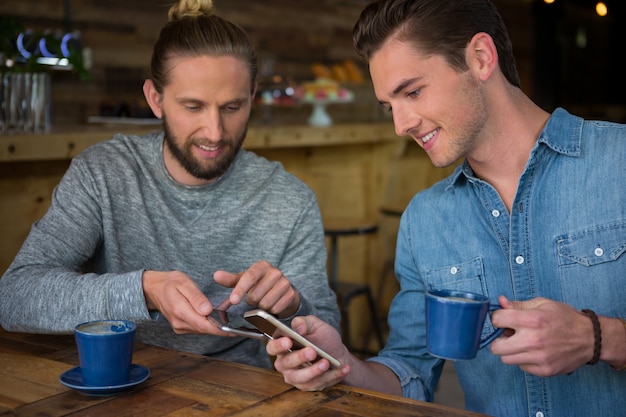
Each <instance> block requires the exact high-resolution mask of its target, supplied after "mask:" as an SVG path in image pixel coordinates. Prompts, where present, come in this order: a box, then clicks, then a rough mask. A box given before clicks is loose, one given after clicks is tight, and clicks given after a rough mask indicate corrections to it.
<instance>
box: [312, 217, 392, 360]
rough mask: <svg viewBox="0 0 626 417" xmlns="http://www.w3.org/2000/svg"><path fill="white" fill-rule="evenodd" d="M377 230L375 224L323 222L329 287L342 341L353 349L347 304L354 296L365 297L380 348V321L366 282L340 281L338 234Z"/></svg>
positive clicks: (368, 232) (364, 233) (355, 233)
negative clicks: (328, 239) (339, 319)
mask: <svg viewBox="0 0 626 417" xmlns="http://www.w3.org/2000/svg"><path fill="white" fill-rule="evenodd" d="M376 231H378V225H377V224H360V225H346V224H343V225H341V224H338V225H330V224H325V226H324V233H325V235H326V236H328V237H329V238H330V266H331V274H330V287H331V288H332V289H333V291H335V294H336V295H337V303H338V304H339V310H340V312H341V333H342V338H343V342H344V343H345V345H346V346H347V347H348V349H350V350H351V351H352V350H353V346H352V343H351V337H350V316H349V306H350V301H352V299H353V298H354V297H358V296H364V297H365V298H366V301H367V304H368V307H369V310H370V317H371V319H372V324H373V327H374V332H375V334H376V339H377V341H378V343H379V345H380V348H381V349H382V348H383V346H384V344H385V343H384V341H383V336H382V331H381V328H380V322H379V320H378V314H377V312H376V303H375V302H374V297H373V295H372V290H371V288H370V286H369V285H368V284H361V283H353V282H342V281H340V280H339V276H338V267H339V262H338V244H339V242H338V240H339V237H340V236H358V235H366V234H371V233H375V232H376Z"/></svg>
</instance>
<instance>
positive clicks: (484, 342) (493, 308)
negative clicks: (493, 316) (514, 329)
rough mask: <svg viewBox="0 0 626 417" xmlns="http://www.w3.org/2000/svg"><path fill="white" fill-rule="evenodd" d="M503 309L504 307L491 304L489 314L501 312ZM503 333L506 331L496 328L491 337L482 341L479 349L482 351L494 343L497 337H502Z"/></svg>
mask: <svg viewBox="0 0 626 417" xmlns="http://www.w3.org/2000/svg"><path fill="white" fill-rule="evenodd" d="M501 308H502V306H500V305H498V304H489V312H492V311H496V310H500V309H501ZM503 331H504V329H501V328H496V330H495V331H494V332H493V333H491V334H490V335H489V336H487V337H485V338H484V339H481V341H480V345H478V349H482V348H484V347H485V346H487V345H488V344H489V343H491V342H493V340H494V339H495V338H496V337H498V336H500V335H501V334H502V332H503Z"/></svg>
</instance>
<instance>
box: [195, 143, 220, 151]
mask: <svg viewBox="0 0 626 417" xmlns="http://www.w3.org/2000/svg"><path fill="white" fill-rule="evenodd" d="M198 148H200V149H202V150H203V151H208V152H214V151H216V150H218V149H219V148H220V147H219V146H206V145H198Z"/></svg>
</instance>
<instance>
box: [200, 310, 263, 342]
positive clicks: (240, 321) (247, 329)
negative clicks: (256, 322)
mask: <svg viewBox="0 0 626 417" xmlns="http://www.w3.org/2000/svg"><path fill="white" fill-rule="evenodd" d="M208 318H209V319H212V320H213V322H215V324H216V325H217V326H218V327H219V328H220V330H222V331H223V332H226V333H230V334H234V335H237V336H245V337H251V338H253V339H258V340H267V337H266V336H265V334H263V333H262V332H261V331H259V329H257V328H256V327H254V326H253V325H252V324H250V323H249V322H248V321H246V320H244V318H243V317H242V316H241V315H240V314H237V313H229V312H227V311H224V310H213V312H212V313H211V314H210V315H209V316H208Z"/></svg>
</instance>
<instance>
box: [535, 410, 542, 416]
mask: <svg viewBox="0 0 626 417" xmlns="http://www.w3.org/2000/svg"><path fill="white" fill-rule="evenodd" d="M535 417H543V413H542V412H541V411H537V414H535Z"/></svg>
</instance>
